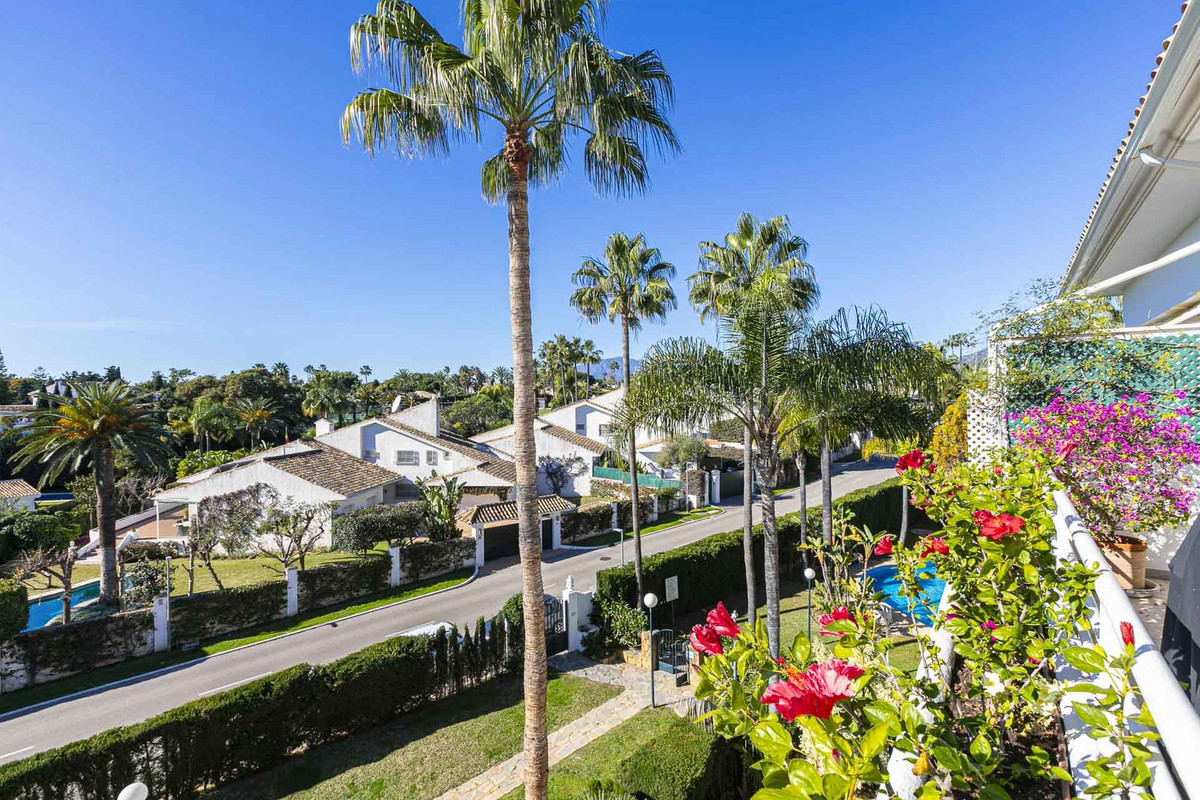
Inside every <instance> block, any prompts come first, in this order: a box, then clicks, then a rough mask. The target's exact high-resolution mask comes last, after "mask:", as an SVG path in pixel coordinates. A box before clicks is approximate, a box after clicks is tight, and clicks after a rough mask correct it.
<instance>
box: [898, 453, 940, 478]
mask: <svg viewBox="0 0 1200 800" xmlns="http://www.w3.org/2000/svg"><path fill="white" fill-rule="evenodd" d="M922 467H924V468H925V469H926V470H928V471H929V472H931V473H932V472H933V462H932V461H926V457H925V454H924V453H922V452H921V451H920V450H919V449H917V450H910V451H909V452H907V453H905V454H904V455H902V456H900V458H899V459H897V460H896V472H897V473H898V474H903V473H905V472H908V471H909V470H910V469H921V468H922Z"/></svg>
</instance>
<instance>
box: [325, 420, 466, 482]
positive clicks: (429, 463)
mask: <svg viewBox="0 0 1200 800" xmlns="http://www.w3.org/2000/svg"><path fill="white" fill-rule="evenodd" d="M319 441H320V442H321V443H322V444H328V445H330V446H331V447H336V448H337V449H339V450H341V451H342V452H344V453H349V454H350V455H352V456H354V457H355V458H361V459H363V460H364V461H369V462H370V463H372V464H378V465H379V466H381V467H383V468H384V469H386V470H389V471H390V472H394V473H396V474H397V475H401V476H403V477H404V478H405V479H406V481H405V484H404V485H405V489H406V490H407V491H408V494H411V493H412V492H413V491H415V490H414V489H413V488H412V487H413V486H414V485H415V483H416V481H417V479H418V478H422V479H424V478H429V477H431V476H432V475H433V473H435V472H436V473H437V474H439V475H446V474H447V473H450V472H457V471H459V470H463V469H467V468H469V467H472V466H475V465H476V464H479V463H481V462H483V461H485V460H487V457H486V455H485V454H483V453H480V457H479V458H478V459H472V458H470V457H468V456H466V455H465V454H462V453H458V452H456V451H454V450H449V449H444V448H441V447H438V446H437V445H436V444H434V443H433V442H427V441H425V440H424V439H419V438H417V437H415V436H409V435H408V434H405V433H401V432H400V431H398V430H396V429H395V428H390V427H388V426H387V425H383V424H381V423H378V422H360V423H357V424H355V425H349V426H347V427H345V428H342V429H340V430H336V431H334V432H333V433H331V434H328V435H326V436H322V437H320V440H319ZM413 452H415V453H416V454H417V458H418V461H419V463H417V464H397V463H396V461H397V458H398V455H397V454H398V453H413ZM376 454H377V455H376ZM431 454H432V455H431ZM368 456H369V457H368Z"/></svg>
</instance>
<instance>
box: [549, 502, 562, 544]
mask: <svg viewBox="0 0 1200 800" xmlns="http://www.w3.org/2000/svg"><path fill="white" fill-rule="evenodd" d="M550 537H551V541H550V547H551V548H552V549H554V550H557V549H558V548H560V547H562V512H561V511H556V512H554V513H553V514H551V515H550Z"/></svg>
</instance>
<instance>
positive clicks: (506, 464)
mask: <svg viewBox="0 0 1200 800" xmlns="http://www.w3.org/2000/svg"><path fill="white" fill-rule="evenodd" d="M476 469H478V470H479V471H480V472H483V473H486V474H488V475H491V476H492V477H493V478H499V479H500V480H502V481H507V482H508V483H511V484H516V482H517V465H516V464H514V463H512V462H511V461H503V460H501V459H498V458H497V459H495V460H492V461H485V462H484V463H482V464H480V465H479V466H478V467H476Z"/></svg>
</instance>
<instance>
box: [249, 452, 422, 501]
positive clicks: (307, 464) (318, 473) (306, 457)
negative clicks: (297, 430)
mask: <svg viewBox="0 0 1200 800" xmlns="http://www.w3.org/2000/svg"><path fill="white" fill-rule="evenodd" d="M304 444H306V445H308V446H309V447H311V448H312V449H311V450H305V451H302V452H299V453H287V454H285V455H280V456H268V457H267V458H264V459H263V461H264V462H265V463H267V464H270V465H271V466H272V467H275V468H276V469H280V470H283V471H284V472H286V473H288V474H289V475H295V476H296V477H297V478H300V479H301V480H305V481H308V482H309V483H312V484H315V485H317V486H321V487H324V488H326V489H328V490H329V491H331V492H337V493H338V494H340V495H342V496H343V497H349V496H350V495H352V494H357V493H358V492H364V491H366V490H367V489H374V488H375V487H376V486H383V485H384V484H388V483H394V482H396V481H398V480H400V479H401V476H400V475H397V474H396V473H394V472H391V471H389V470H386V469H384V468H383V467H379V466H376V465H375V464H372V463H370V462H368V461H363V460H362V459H359V458H355V457H354V456H352V455H350V454H349V453H343V452H342V451H341V450H338V449H337V448H336V447H330V446H329V445H326V444H321V443H320V442H315V441H312V440H306V441H305V442H304Z"/></svg>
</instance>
